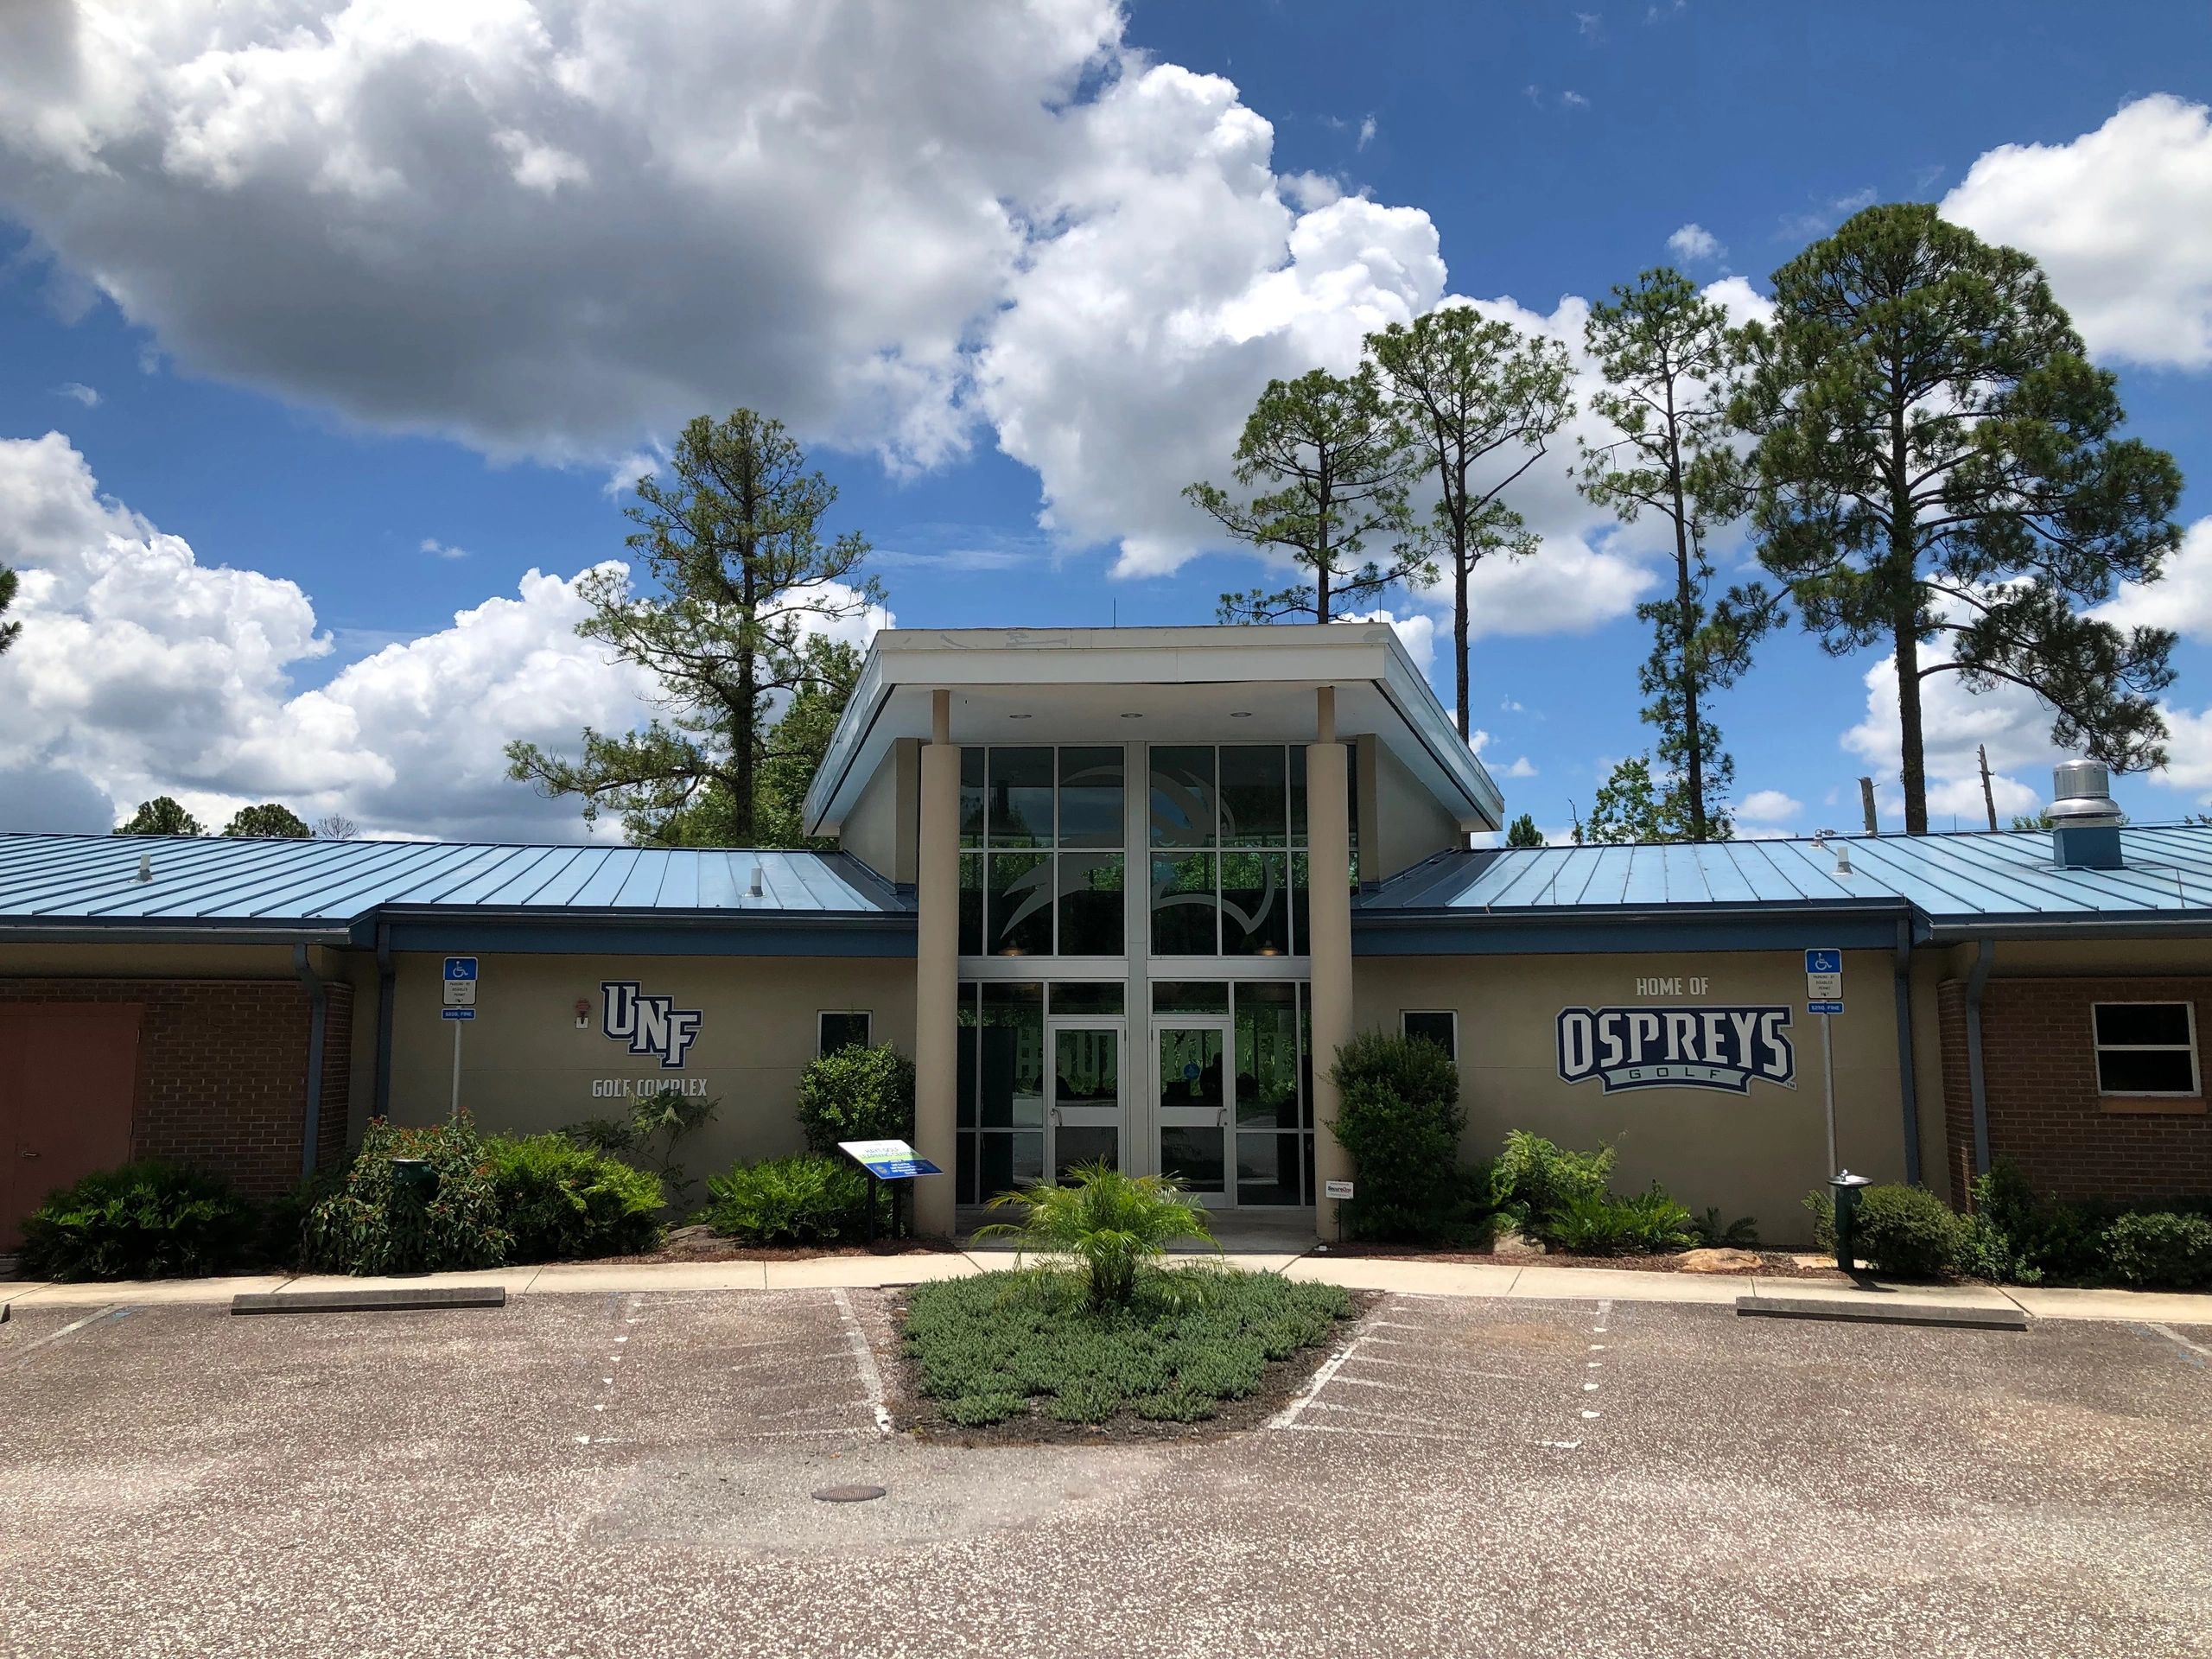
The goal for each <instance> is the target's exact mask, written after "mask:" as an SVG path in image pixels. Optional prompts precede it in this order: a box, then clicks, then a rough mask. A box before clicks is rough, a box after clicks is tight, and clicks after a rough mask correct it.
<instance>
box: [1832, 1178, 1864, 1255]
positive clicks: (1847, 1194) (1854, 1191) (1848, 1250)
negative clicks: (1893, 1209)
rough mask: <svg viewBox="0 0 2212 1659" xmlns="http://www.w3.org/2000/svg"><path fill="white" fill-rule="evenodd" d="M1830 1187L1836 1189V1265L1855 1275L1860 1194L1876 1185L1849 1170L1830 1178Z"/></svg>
mask: <svg viewBox="0 0 2212 1659" xmlns="http://www.w3.org/2000/svg"><path fill="white" fill-rule="evenodd" d="M1828 1185H1830V1186H1831V1187H1833V1188H1834V1189H1835V1264H1836V1266H1837V1267H1838V1268H1840V1269H1841V1270H1842V1271H1844V1272H1845V1273H1847V1274H1856V1273H1857V1272H1858V1271H1859V1256H1858V1251H1857V1248H1856V1246H1857V1241H1856V1239H1855V1237H1854V1235H1855V1234H1856V1233H1857V1231H1858V1221H1859V1192H1860V1191H1861V1190H1862V1189H1863V1188H1866V1187H1869V1186H1872V1185H1874V1183H1873V1182H1872V1181H1870V1180H1868V1179H1866V1177H1865V1176H1864V1175H1854V1174H1853V1173H1851V1172H1850V1171H1849V1170H1845V1171H1844V1172H1843V1173H1842V1174H1840V1175H1834V1176H1831V1177H1829V1179H1828Z"/></svg>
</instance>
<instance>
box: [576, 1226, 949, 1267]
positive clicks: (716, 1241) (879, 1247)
mask: <svg viewBox="0 0 2212 1659" xmlns="http://www.w3.org/2000/svg"><path fill="white" fill-rule="evenodd" d="M953 1249H954V1247H953V1246H952V1245H950V1244H948V1243H945V1241H944V1240H943V1239H941V1238H900V1239H878V1240H877V1241H876V1242H875V1243H873V1244H869V1243H865V1242H861V1243H850V1244H741V1243H738V1242H737V1241H736V1240H735V1239H730V1238H724V1237H723V1236H721V1234H720V1233H717V1232H715V1230H714V1229H712V1228H711V1227H671V1228H670V1229H669V1230H668V1236H666V1237H665V1238H664V1239H663V1240H662V1241H661V1247H660V1249H657V1250H652V1251H650V1252H648V1253H646V1254H645V1255H603V1256H595V1257H594V1258H593V1260H594V1262H597V1263H602V1264H607V1263H612V1264H618V1265H620V1266H624V1267H630V1266H635V1265H637V1264H639V1263H640V1262H810V1261H812V1260H814V1259H815V1258H816V1257H817V1256H824V1255H946V1254H949V1253H950V1252H951V1251H952V1250H953Z"/></svg>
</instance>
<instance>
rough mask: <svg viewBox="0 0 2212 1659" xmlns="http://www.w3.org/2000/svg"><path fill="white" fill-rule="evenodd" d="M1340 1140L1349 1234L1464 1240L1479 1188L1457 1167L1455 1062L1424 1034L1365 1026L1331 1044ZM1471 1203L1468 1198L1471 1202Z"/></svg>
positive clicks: (1472, 1224) (1460, 1115) (1478, 1210)
mask: <svg viewBox="0 0 2212 1659" xmlns="http://www.w3.org/2000/svg"><path fill="white" fill-rule="evenodd" d="M1330 1077H1331V1078H1332V1081H1333V1082H1334V1083H1335V1084H1336V1085H1337V1088H1338V1091H1339V1104H1338V1108H1337V1121H1336V1122H1335V1124H1334V1125H1333V1129H1334V1133H1335V1135H1336V1137H1337V1141H1338V1144H1340V1145H1341V1146H1342V1147H1344V1150H1345V1151H1346V1152H1348V1153H1350V1154H1351V1159H1352V1165H1353V1169H1354V1173H1355V1174H1356V1176H1357V1185H1356V1187H1355V1191H1356V1192H1357V1197H1356V1198H1353V1199H1352V1200H1351V1202H1349V1203H1348V1204H1346V1205H1344V1225H1345V1227H1346V1228H1347V1230H1350V1231H1351V1234H1352V1235H1353V1236H1355V1237H1358V1238H1373V1239H1404V1240H1411V1241H1414V1242H1416V1243H1449V1242H1461V1241H1468V1242H1471V1240H1470V1236H1471V1234H1474V1233H1476V1232H1478V1231H1480V1230H1482V1223H1483V1221H1484V1217H1486V1215H1487V1213H1488V1211H1487V1209H1486V1207H1485V1205H1484V1203H1483V1198H1484V1197H1485V1196H1486V1195H1485V1194H1484V1193H1482V1192H1479V1191H1474V1192H1471V1190H1470V1184H1469V1182H1468V1181H1467V1179H1465V1175H1464V1174H1463V1173H1462V1172H1461V1170H1460V1167H1459V1135H1460V1133H1461V1131H1463V1130H1464V1129H1465V1128H1466V1127H1467V1116H1466V1114H1465V1112H1463V1111H1462V1110H1460V1109H1459V1067H1457V1066H1456V1065H1453V1064H1452V1058H1451V1056H1449V1055H1447V1054H1446V1053H1445V1052H1444V1051H1443V1050H1442V1049H1441V1048H1439V1047H1438V1046H1436V1045H1435V1044H1434V1043H1432V1042H1430V1041H1428V1040H1427V1039H1426V1038H1411V1037H1394V1036H1391V1035H1389V1034H1387V1033H1383V1032H1373V1031H1370V1032H1363V1033H1360V1034H1359V1035H1358V1036H1356V1037H1354V1038H1353V1039H1351V1041H1350V1042H1348V1043H1346V1044H1344V1046H1343V1047H1341V1048H1339V1049H1338V1051H1337V1059H1336V1065H1335V1068H1334V1070H1333V1071H1332V1072H1331V1073H1330ZM1470 1200H1472V1202H1470Z"/></svg>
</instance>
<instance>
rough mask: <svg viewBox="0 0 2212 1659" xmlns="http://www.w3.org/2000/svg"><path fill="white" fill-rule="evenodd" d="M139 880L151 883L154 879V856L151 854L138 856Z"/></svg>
mask: <svg viewBox="0 0 2212 1659" xmlns="http://www.w3.org/2000/svg"><path fill="white" fill-rule="evenodd" d="M138 879H139V880H141V881H151V880H153V879H154V855H152V854H151V853H141V854H139V855H138Z"/></svg>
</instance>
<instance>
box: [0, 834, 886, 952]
mask: <svg viewBox="0 0 2212 1659" xmlns="http://www.w3.org/2000/svg"><path fill="white" fill-rule="evenodd" d="M142 861H143V866H144V868H145V869H146V871H147V874H146V877H145V879H142V878H141V875H140V870H141V868H142ZM755 870H758V871H759V873H760V893H759V894H758V895H755V894H754V893H753V891H752V887H753V872H754V871H755ZM912 910H913V904H912V899H909V898H907V897H906V896H905V895H902V894H900V893H898V892H897V891H896V890H894V889H893V887H892V886H891V885H890V884H889V883H888V882H887V881H885V880H883V879H882V878H881V877H880V876H879V875H877V874H875V873H874V871H873V870H871V869H869V868H868V867H867V866H866V865H864V864H862V863H861V861H859V860H858V859H856V858H854V857H853V856H852V855H849V854H847V853H805V852H753V851H747V850H744V849H724V848H644V847H518V846H499V845H489V846H487V845H469V844H456V843H453V842H408V841H231V840H223V839H213V838H192V837H184V836H20V835H18V836H0V931H11V930H13V931H23V930H27V929H30V928H51V927H54V926H57V925H69V924H79V925H92V926H132V927H136V928H137V929H140V930H145V931H151V930H158V929H161V928H163V927H167V926H177V927H190V928H194V929H195V930H197V931H207V930H209V929H218V930H220V931H283V930H288V929H289V930H300V929H306V928H321V929H350V928H353V927H356V926H358V925H360V924H362V923H365V922H368V921H372V920H374V919H378V918H389V917H408V918H423V917H435V918H458V917H467V918H476V919H488V918H493V917H498V918H512V919H514V920H518V921H524V920H527V921H563V920H565V921H578V920H585V919H591V918H626V919H638V920H645V919H652V920H660V921H692V922H698V923H707V924H715V925H744V924H746V923H747V922H750V921H760V922H771V921H775V920H779V919H784V920H802V921H810V922H821V923H831V922H836V921H839V920H855V921H858V920H867V919H879V918H880V919H886V920H894V919H904V918H909V917H910V916H911V914H912Z"/></svg>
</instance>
